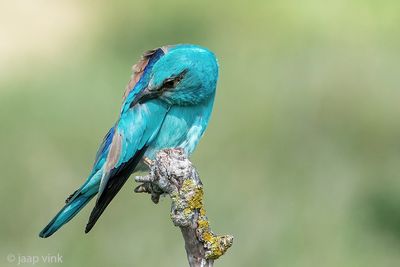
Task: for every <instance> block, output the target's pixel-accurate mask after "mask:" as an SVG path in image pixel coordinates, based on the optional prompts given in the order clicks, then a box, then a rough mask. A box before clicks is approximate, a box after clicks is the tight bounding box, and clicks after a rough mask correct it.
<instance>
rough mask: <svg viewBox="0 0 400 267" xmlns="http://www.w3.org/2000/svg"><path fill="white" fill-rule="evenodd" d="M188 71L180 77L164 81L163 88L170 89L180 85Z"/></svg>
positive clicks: (183, 72)
mask: <svg viewBox="0 0 400 267" xmlns="http://www.w3.org/2000/svg"><path fill="white" fill-rule="evenodd" d="M186 72H187V70H184V71H182V72H181V73H180V74H179V75H178V76H175V77H171V78H168V79H166V80H165V81H164V83H163V85H162V88H165V89H170V88H174V87H176V86H177V85H178V83H179V82H180V81H181V80H182V79H183V77H184V76H185V74H186Z"/></svg>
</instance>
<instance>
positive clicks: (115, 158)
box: [39, 44, 218, 238]
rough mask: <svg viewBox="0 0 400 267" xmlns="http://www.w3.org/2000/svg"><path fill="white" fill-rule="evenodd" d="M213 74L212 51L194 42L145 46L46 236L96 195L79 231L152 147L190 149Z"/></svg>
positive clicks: (206, 115)
mask: <svg viewBox="0 0 400 267" xmlns="http://www.w3.org/2000/svg"><path fill="white" fill-rule="evenodd" d="M217 79H218V63H217V60H216V58H215V56H214V54H213V53H212V52H210V51H209V50H208V49H206V48H203V47H200V46H196V45H188V44H181V45H173V46H163V47H160V48H157V49H153V50H150V51H147V52H145V53H144V55H143V56H142V58H141V60H139V62H138V63H137V64H136V65H134V67H133V75H132V77H131V79H130V81H129V83H128V85H127V87H126V89H125V93H124V96H123V101H122V107H121V111H120V114H119V118H118V120H117V122H116V123H115V124H114V125H113V126H112V127H111V129H110V130H109V131H108V133H107V134H106V136H105V137H104V140H103V142H102V143H101V145H100V148H99V149H98V152H97V154H96V158H95V161H94V165H93V168H92V171H91V172H90V174H89V176H88V178H87V179H86V181H85V182H84V183H83V185H82V186H81V187H79V189H77V190H76V191H75V192H74V193H72V194H71V195H70V196H69V197H68V198H67V200H66V203H65V206H64V207H63V208H62V209H61V210H60V211H59V212H58V213H57V215H56V216H55V217H54V218H53V219H52V220H51V221H50V223H49V224H48V225H47V226H46V227H45V228H44V229H43V230H42V231H41V232H40V234H39V236H40V237H43V238H45V237H49V236H51V235H52V234H53V233H54V232H56V231H57V230H58V229H59V228H60V227H61V226H63V225H64V224H65V223H67V222H68V221H70V220H71V219H72V218H73V217H74V216H75V215H76V214H77V213H78V212H79V211H80V210H81V209H82V208H83V207H84V206H85V205H86V204H87V203H88V202H89V201H90V200H91V199H92V198H93V197H94V196H96V195H97V199H96V204H95V207H94V208H93V210H92V212H91V214H90V218H89V221H88V223H87V225H86V229H85V233H87V232H89V231H90V230H91V229H92V227H93V226H94V225H95V223H96V222H97V220H98V219H99V217H100V216H101V214H102V213H103V212H104V210H105V208H106V207H107V206H108V204H109V203H110V202H111V200H112V199H113V198H114V197H115V195H116V194H117V193H118V192H119V190H120V189H121V188H122V186H123V185H124V184H125V182H126V181H127V180H128V178H129V176H130V175H131V174H132V173H133V172H135V171H141V170H143V166H145V164H143V160H144V159H146V158H148V159H150V160H151V159H154V157H155V154H156V153H157V151H159V150H161V149H165V148H181V149H183V150H184V151H185V153H186V154H187V155H190V154H192V152H193V151H194V149H195V148H196V146H197V144H198V142H199V140H200V138H201V137H202V135H203V133H204V131H205V129H206V128H207V124H208V121H209V119H210V115H211V111H212V107H213V102H214V97H215V89H216V84H217Z"/></svg>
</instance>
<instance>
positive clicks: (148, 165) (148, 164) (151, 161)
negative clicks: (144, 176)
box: [143, 157, 154, 168]
mask: <svg viewBox="0 0 400 267" xmlns="http://www.w3.org/2000/svg"><path fill="white" fill-rule="evenodd" d="M143 162H144V164H146V165H147V167H149V168H151V166H153V164H154V160H151V159H149V158H148V157H144V158H143Z"/></svg>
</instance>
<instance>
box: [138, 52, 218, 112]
mask: <svg viewBox="0 0 400 267" xmlns="http://www.w3.org/2000/svg"><path fill="white" fill-rule="evenodd" d="M163 51H164V54H163V55H162V56H161V57H160V58H159V59H157V61H156V62H155V63H154V65H153V66H152V67H151V69H150V70H149V71H150V73H149V76H148V82H147V83H146V85H145V88H144V89H142V90H141V92H140V93H138V95H136V97H135V99H134V101H133V104H136V103H142V102H145V101H146V100H149V99H154V98H158V99H161V100H163V101H165V102H167V103H168V104H172V105H195V104H199V103H202V102H204V101H206V100H207V99H209V98H210V97H213V96H214V93H215V88H216V83H217V78H218V63H217V60H216V58H215V56H214V54H213V53H212V52H210V51H209V50H208V49H206V48H203V47H200V46H195V45H176V46H169V47H166V48H165V47H164V48H163Z"/></svg>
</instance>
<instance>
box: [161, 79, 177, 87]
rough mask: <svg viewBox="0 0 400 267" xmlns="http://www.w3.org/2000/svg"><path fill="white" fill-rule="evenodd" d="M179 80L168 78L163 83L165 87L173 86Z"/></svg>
mask: <svg viewBox="0 0 400 267" xmlns="http://www.w3.org/2000/svg"><path fill="white" fill-rule="evenodd" d="M176 83H177V81H176V79H166V80H165V81H164V83H163V87H164V88H172V87H175V85H176Z"/></svg>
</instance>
